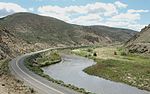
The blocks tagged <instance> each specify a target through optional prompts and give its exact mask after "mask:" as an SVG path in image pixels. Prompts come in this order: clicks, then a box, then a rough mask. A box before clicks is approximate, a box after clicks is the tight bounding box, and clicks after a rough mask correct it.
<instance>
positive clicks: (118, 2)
mask: <svg viewBox="0 0 150 94" xmlns="http://www.w3.org/2000/svg"><path fill="white" fill-rule="evenodd" d="M115 5H116V6H117V7H118V8H126V7H127V6H128V5H127V4H124V3H121V2H120V1H116V2H115Z"/></svg>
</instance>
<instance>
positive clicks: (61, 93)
mask: <svg viewBox="0 0 150 94" xmlns="http://www.w3.org/2000/svg"><path fill="white" fill-rule="evenodd" d="M19 60H20V59H17V60H16V65H17V67H18V68H19V69H20V71H21V72H23V73H24V74H25V75H27V76H28V77H30V78H31V79H33V80H35V81H36V82H38V83H40V84H42V85H44V86H45V87H47V88H49V89H51V90H53V91H56V92H58V93H60V94H64V93H63V92H61V91H58V90H56V89H54V88H52V87H49V86H48V85H46V84H44V83H42V82H40V81H38V80H37V79H35V78H33V77H32V76H30V75H28V74H27V73H26V72H24V71H23V70H22V69H21V68H20V67H19V65H18V63H19V62H18V61H19ZM26 81H27V79H26Z"/></svg>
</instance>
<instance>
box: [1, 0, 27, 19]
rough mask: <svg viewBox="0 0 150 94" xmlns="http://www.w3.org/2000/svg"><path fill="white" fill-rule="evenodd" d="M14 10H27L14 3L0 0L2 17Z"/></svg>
mask: <svg viewBox="0 0 150 94" xmlns="http://www.w3.org/2000/svg"><path fill="white" fill-rule="evenodd" d="M15 12H27V10H26V9H25V8H23V7H21V6H20V5H18V4H15V3H5V2H0V17H4V16H7V15H10V14H12V13H15Z"/></svg>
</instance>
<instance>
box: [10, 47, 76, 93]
mask: <svg viewBox="0 0 150 94" xmlns="http://www.w3.org/2000/svg"><path fill="white" fill-rule="evenodd" d="M48 50H52V49H46V50H42V51H37V52H32V53H28V54H25V55H22V56H18V57H16V58H15V59H13V60H12V61H11V62H10V63H9V68H10V71H11V73H12V74H13V75H14V76H15V77H16V78H17V79H20V80H22V81H24V83H25V84H26V85H28V86H30V87H32V88H34V90H35V91H37V92H38V94H79V93H78V92H75V91H73V90H71V89H69V88H66V87H63V86H60V85H58V84H55V83H52V82H50V81H48V80H46V79H45V78H43V77H41V76H39V75H37V74H35V73H33V72H31V71H30V70H29V69H27V68H26V67H25V66H24V59H25V58H27V57H29V56H31V55H34V54H36V53H40V52H45V51H48ZM58 75H59V74H58Z"/></svg>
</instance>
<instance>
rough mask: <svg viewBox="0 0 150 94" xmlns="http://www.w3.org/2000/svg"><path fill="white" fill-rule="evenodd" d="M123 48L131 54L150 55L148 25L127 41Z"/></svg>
mask: <svg viewBox="0 0 150 94" xmlns="http://www.w3.org/2000/svg"><path fill="white" fill-rule="evenodd" d="M125 46H126V48H128V50H129V52H131V53H145V54H150V25H148V26H145V28H143V29H142V30H141V32H140V33H138V34H136V35H135V36H133V37H132V38H131V39H130V40H129V41H127V43H126V44H125Z"/></svg>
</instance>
